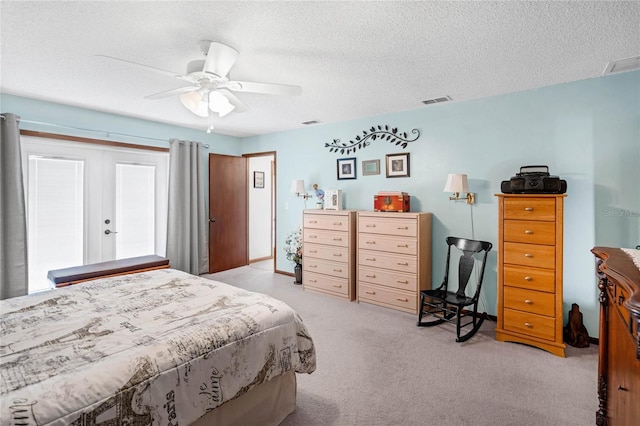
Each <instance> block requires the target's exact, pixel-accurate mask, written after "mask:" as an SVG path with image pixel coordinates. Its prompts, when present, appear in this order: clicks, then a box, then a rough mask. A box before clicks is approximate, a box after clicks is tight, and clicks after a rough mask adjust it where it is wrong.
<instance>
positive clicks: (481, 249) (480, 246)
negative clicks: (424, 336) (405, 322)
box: [417, 237, 493, 342]
mask: <svg viewBox="0 0 640 426" xmlns="http://www.w3.org/2000/svg"><path fill="white" fill-rule="evenodd" d="M447 244H448V249H447V265H446V269H445V273H444V280H443V281H442V284H441V285H440V287H438V288H436V289H431V290H423V291H421V292H420V310H419V311H418V324H417V325H418V326H419V327H430V326H433V325H438V324H442V323H443V322H445V321H447V322H453V321H454V320H453V317H455V322H456V335H457V337H456V342H465V341H467V340H469V339H470V338H471V337H472V336H473V335H474V334H476V332H477V331H478V330H479V329H480V326H481V325H482V323H483V322H484V320H485V318H486V313H482V314H481V315H480V317H478V299H479V298H480V289H481V288H482V279H483V277H484V268H485V265H486V264H487V254H488V253H489V250H491V247H492V246H493V245H492V244H491V243H490V242H487V241H476V240H468V239H465V238H456V237H447ZM452 247H455V248H457V249H458V250H460V251H462V255H461V256H460V261H459V264H458V289H457V290H455V291H451V290H449V262H450V260H451V248H452ZM476 253H483V255H482V264H481V265H482V266H481V269H480V276H479V277H478V278H477V283H476V289H475V292H474V294H473V296H471V297H469V296H467V295H466V292H465V290H466V288H467V284H468V283H469V278H471V273H472V272H473V267H474V265H475V262H476V261H475V259H474V254H476ZM471 305H473V310H468V309H465V308H466V307H467V306H471ZM424 315H427V316H432V317H435V319H433V320H431V321H423V320H422V317H423V316H424ZM467 316H470V317H472V319H471V320H469V321H468V322H465V323H464V324H461V320H462V318H464V317H467ZM468 325H473V327H472V328H471V330H470V331H468V332H467V333H466V334H464V335H462V336H461V335H460V330H461V329H462V328H463V327H466V326H468Z"/></svg>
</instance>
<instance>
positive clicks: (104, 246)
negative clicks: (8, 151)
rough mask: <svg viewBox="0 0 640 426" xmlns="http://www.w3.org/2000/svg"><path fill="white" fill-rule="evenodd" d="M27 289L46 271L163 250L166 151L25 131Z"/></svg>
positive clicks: (43, 282) (39, 285)
mask: <svg viewBox="0 0 640 426" xmlns="http://www.w3.org/2000/svg"><path fill="white" fill-rule="evenodd" d="M21 144H22V147H23V148H22V162H23V176H24V186H25V196H26V200H27V234H28V245H27V247H28V254H29V293H33V292H36V291H40V290H44V289H48V288H50V282H49V281H48V280H47V272H48V271H49V270H51V269H58V268H66V267H71V266H78V265H84V264H88V263H95V262H103V261H108V260H114V259H122V258H126V257H134V256H143V255H148V254H158V255H164V254H165V246H166V223H167V177H168V160H169V154H168V153H167V152H156V151H145V150H138V149H130V148H119V147H111V146H105V145H94V144H88V143H77V142H65V141H59V140H52V139H46V138H39V137H38V138H35V137H28V136H22V137H21Z"/></svg>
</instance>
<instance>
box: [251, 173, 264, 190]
mask: <svg viewBox="0 0 640 426" xmlns="http://www.w3.org/2000/svg"><path fill="white" fill-rule="evenodd" d="M253 187H254V188H264V172H253Z"/></svg>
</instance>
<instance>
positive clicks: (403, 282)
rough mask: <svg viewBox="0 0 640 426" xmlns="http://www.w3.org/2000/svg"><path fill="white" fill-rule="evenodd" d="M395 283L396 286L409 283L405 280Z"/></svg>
mask: <svg viewBox="0 0 640 426" xmlns="http://www.w3.org/2000/svg"><path fill="white" fill-rule="evenodd" d="M396 282H397V283H398V284H409V281H407V280H396Z"/></svg>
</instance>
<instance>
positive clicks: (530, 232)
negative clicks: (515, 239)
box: [524, 229, 533, 235]
mask: <svg viewBox="0 0 640 426" xmlns="http://www.w3.org/2000/svg"><path fill="white" fill-rule="evenodd" d="M524 233H525V234H528V235H531V234H533V231H532V230H530V229H527V230H526V231H524Z"/></svg>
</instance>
